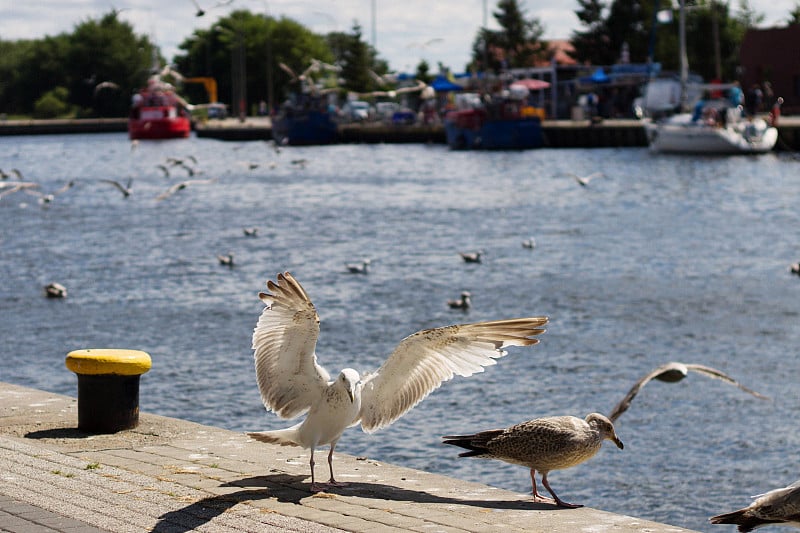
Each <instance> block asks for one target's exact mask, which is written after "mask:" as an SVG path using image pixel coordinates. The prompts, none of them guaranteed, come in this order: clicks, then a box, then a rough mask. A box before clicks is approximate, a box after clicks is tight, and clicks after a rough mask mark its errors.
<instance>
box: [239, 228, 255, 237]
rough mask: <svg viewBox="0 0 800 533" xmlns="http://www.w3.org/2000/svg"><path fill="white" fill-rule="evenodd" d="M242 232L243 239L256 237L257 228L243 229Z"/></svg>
mask: <svg viewBox="0 0 800 533" xmlns="http://www.w3.org/2000/svg"><path fill="white" fill-rule="evenodd" d="M242 231H244V236H245V237H255V236H257V235H258V228H256V227H252V228H244V229H243V230H242Z"/></svg>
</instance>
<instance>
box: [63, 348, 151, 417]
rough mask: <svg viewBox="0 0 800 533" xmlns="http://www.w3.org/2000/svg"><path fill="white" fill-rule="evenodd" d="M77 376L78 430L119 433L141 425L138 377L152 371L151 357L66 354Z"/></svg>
mask: <svg viewBox="0 0 800 533" xmlns="http://www.w3.org/2000/svg"><path fill="white" fill-rule="evenodd" d="M66 365H67V368H68V369H69V370H71V371H72V372H75V374H77V375H78V429H80V430H81V431H85V432H87V433H116V432H117V431H121V430H124V429H133V428H135V427H136V426H138V425H139V376H141V375H142V374H144V373H145V372H147V371H148V370H150V367H151V366H152V363H151V361H150V356H149V355H148V354H147V353H145V352H142V351H139V350H122V349H113V348H111V349H109V348H104V349H86V350H75V351H72V352H70V353H68V354H67V360H66Z"/></svg>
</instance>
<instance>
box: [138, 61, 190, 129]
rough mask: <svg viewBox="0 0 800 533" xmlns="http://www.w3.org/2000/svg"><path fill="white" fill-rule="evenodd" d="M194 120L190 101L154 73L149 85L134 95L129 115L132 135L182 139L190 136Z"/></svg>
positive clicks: (148, 82)
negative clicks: (188, 102)
mask: <svg viewBox="0 0 800 533" xmlns="http://www.w3.org/2000/svg"><path fill="white" fill-rule="evenodd" d="M191 129H192V124H191V120H190V116H189V110H188V104H187V103H186V102H185V101H184V100H183V99H182V98H181V97H180V96H178V94H177V93H176V92H175V88H174V87H173V86H172V85H170V84H169V83H166V82H163V81H161V80H160V78H159V77H158V76H151V77H150V79H149V80H148V81H147V87H145V88H143V89H142V90H140V91H139V92H138V93H136V94H135V95H134V97H133V104H132V105H131V111H130V115H129V117H128V136H129V137H130V138H131V139H179V138H184V137H188V136H189V134H190V133H191Z"/></svg>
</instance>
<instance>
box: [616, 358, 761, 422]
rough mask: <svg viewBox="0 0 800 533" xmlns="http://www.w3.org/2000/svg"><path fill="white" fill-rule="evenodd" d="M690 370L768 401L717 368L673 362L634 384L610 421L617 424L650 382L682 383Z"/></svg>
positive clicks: (617, 406)
mask: <svg viewBox="0 0 800 533" xmlns="http://www.w3.org/2000/svg"><path fill="white" fill-rule="evenodd" d="M689 370H692V371H694V372H699V373H701V374H705V375H707V376H709V377H712V378H716V379H720V380H722V381H725V382H726V383H730V384H731V385H736V386H737V387H739V388H740V389H741V390H743V391H745V392H747V393H749V394H752V395H753V396H755V397H756V398H761V399H762V400H763V399H766V396H764V395H762V394H759V393H757V392H756V391H754V390H751V389H748V388H747V387H745V386H744V385H742V384H741V383H739V382H738V381H736V380H735V379H733V378H732V377H730V376H729V375H727V374H725V373H724V372H722V371H721V370H717V369H716V368H711V367H710V366H704V365H697V364H692V363H678V362H671V363H667V364H664V365H661V366H660V367H658V368H656V369H655V370H653V371H652V372H650V373H649V374H647V375H646V376H644V377H643V378H642V379H640V380H639V381H638V382H636V384H634V386H633V387H631V390H629V391H628V394H627V395H626V396H625V398H623V399H622V401H620V402H619V403H618V404H617V405H616V407H614V410H613V411H611V414H610V415H608V418H609V420H611V421H612V422H615V421H616V420H617V419H618V418H619V417H620V415H622V413H624V412H625V411H627V410H628V407H630V405H631V402H632V401H633V399H634V398H635V397H636V395H637V394H638V393H639V391H640V390H641V388H642V387H644V386H645V385H647V383H648V382H649V381H651V380H653V379H658V380H661V381H666V382H670V383H674V382H676V381H680V380H681V379H683V378H684V377H685V376H686V374H687V373H688V371H689Z"/></svg>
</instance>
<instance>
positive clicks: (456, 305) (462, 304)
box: [447, 291, 472, 310]
mask: <svg viewBox="0 0 800 533" xmlns="http://www.w3.org/2000/svg"><path fill="white" fill-rule="evenodd" d="M470 296H472V295H471V294H470V293H469V292H467V291H464V292H462V293H461V298H459V299H458V300H448V301H447V305H449V306H450V309H464V310H467V309H469V308H470V307H471V306H472V300H470Z"/></svg>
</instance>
